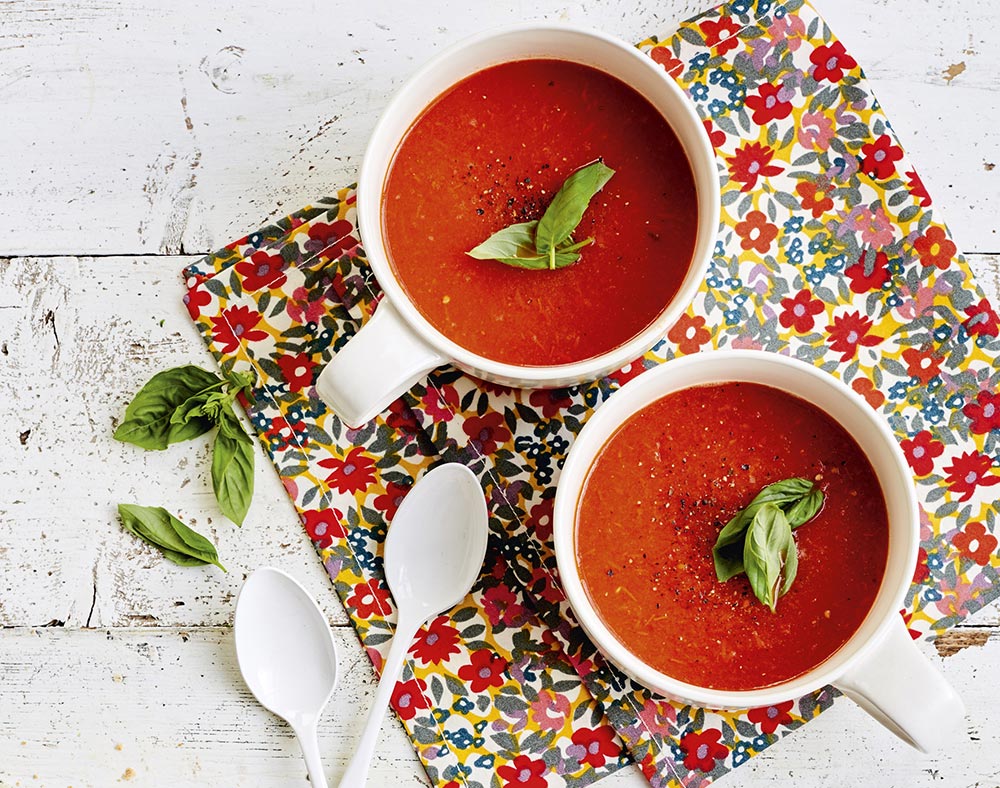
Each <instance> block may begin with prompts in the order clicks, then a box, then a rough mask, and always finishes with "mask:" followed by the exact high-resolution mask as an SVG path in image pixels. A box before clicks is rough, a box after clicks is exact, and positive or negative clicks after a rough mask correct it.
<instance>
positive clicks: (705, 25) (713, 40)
mask: <svg viewBox="0 0 1000 788" xmlns="http://www.w3.org/2000/svg"><path fill="white" fill-rule="evenodd" d="M698 28H699V29H700V30H701V33H702V35H703V36H705V46H707V47H714V48H715V54H717V55H724V54H726V52H728V51H729V50H730V49H733V48H735V46H736V43H737V41H738V39H737V38H736V34H737V33H739V32H740V26H739V25H738V24H737V23H736V22H734V21H733V20H732V18H731V17H728V16H723V17H719V19H718V20H715V19H706V20H705V21H704V22H700V23H699V24H698Z"/></svg>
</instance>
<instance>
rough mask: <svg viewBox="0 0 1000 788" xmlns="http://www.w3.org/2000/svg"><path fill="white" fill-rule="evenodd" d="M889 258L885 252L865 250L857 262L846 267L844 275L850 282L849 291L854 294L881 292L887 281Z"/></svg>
mask: <svg viewBox="0 0 1000 788" xmlns="http://www.w3.org/2000/svg"><path fill="white" fill-rule="evenodd" d="M888 266H889V256H888V255H887V254H886V253H885V252H873V251H872V250H870V249H869V250H867V251H864V252H862V253H861V256H860V257H859V258H858V261H857V262H856V263H854V264H853V265H849V266H847V268H845V269H844V273H845V274H846V275H847V277H848V278H849V279H850V280H851V290H852V291H853V292H855V293H867V292H868V291H869V290H881V289H882V285H884V284H885V283H886V282H888V281H889V268H888Z"/></svg>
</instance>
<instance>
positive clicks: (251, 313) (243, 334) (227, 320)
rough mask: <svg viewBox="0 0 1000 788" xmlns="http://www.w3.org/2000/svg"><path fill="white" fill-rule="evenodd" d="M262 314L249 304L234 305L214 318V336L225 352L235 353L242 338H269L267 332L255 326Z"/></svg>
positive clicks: (251, 340) (252, 340)
mask: <svg viewBox="0 0 1000 788" xmlns="http://www.w3.org/2000/svg"><path fill="white" fill-rule="evenodd" d="M261 317H262V315H261V314H260V312H257V311H255V310H253V309H251V308H250V307H248V306H233V307H230V308H229V309H226V310H225V311H223V313H222V314H221V315H219V316H218V317H213V318H212V338H213V339H214V340H215V342H216V344H218V345H219V346H220V347H219V350H221V351H222V352H223V353H234V352H235V351H236V349H237V348H239V346H240V340H241V339H243V340H246V341H247V342H259V341H260V340H262V339H267V332H266V331H261V330H260V329H259V328H254V326H256V325H257V324H258V323H259V322H260V321H261Z"/></svg>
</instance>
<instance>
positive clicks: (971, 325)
mask: <svg viewBox="0 0 1000 788" xmlns="http://www.w3.org/2000/svg"><path fill="white" fill-rule="evenodd" d="M965 314H967V315H968V316H969V317H968V319H967V320H966V321H965V322H964V323H962V325H963V326H964V327H965V330H966V331H967V332H968V334H969V336H970V337H974V336H979V335H980V334H982V335H983V336H987V337H995V336H996V335H997V334H998V333H1000V320H998V319H997V313H996V312H994V311H993V307H992V306H990V302H989V301H987V300H986V299H985V298H984V299H983V300H982V301H980V302H979V303H978V304H973V305H972V306H970V307H969V308H968V309H966V310H965ZM212 320H213V321H214V320H215V318H214V317H213V318H212Z"/></svg>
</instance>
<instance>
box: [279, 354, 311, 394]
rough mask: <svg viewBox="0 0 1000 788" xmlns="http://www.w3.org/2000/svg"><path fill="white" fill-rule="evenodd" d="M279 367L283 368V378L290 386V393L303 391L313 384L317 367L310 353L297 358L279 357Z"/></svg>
mask: <svg viewBox="0 0 1000 788" xmlns="http://www.w3.org/2000/svg"><path fill="white" fill-rule="evenodd" d="M277 362H278V366H279V367H281V377H283V378H284V379H285V383H287V384H288V389H289V391H301V390H302V389H304V388H306V386H311V385H312V382H313V376H312V371H313V367H315V366H316V362H315V361H313V360H312V359H311V358H310V357H309V354H308V353H299V354H298V355H295V356H278V359H277Z"/></svg>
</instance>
